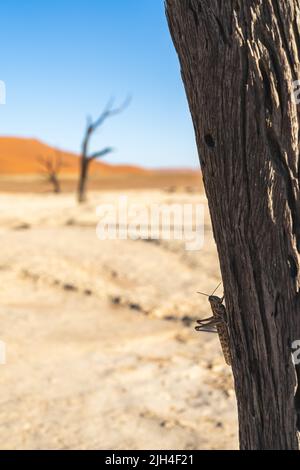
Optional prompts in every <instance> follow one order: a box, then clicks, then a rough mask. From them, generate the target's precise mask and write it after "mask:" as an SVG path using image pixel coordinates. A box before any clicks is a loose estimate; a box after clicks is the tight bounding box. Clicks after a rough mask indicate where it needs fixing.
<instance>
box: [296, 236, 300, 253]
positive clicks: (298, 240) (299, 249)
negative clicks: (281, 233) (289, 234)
mask: <svg viewBox="0 0 300 470" xmlns="http://www.w3.org/2000/svg"><path fill="white" fill-rule="evenodd" d="M297 251H298V253H300V237H299V238H298V239H297Z"/></svg>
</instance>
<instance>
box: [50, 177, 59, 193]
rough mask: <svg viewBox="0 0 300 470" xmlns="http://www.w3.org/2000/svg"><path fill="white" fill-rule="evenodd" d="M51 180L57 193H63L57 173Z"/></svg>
mask: <svg viewBox="0 0 300 470" xmlns="http://www.w3.org/2000/svg"><path fill="white" fill-rule="evenodd" d="M50 182H51V183H52V184H53V191H54V193H55V194H60V193H61V187H60V182H59V179H58V177H57V175H55V174H53V175H51V176H50Z"/></svg>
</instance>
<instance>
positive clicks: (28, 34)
mask: <svg viewBox="0 0 300 470" xmlns="http://www.w3.org/2000/svg"><path fill="white" fill-rule="evenodd" d="M0 44H1V60H0V65H1V67H0V80H4V81H5V82H6V87H7V104H6V106H1V107H0V135H13V136H24V137H35V138H38V139H40V140H42V141H44V142H46V143H48V144H50V145H54V146H58V147H60V148H62V149H66V150H71V151H74V152H79V150H80V147H81V142H82V135H83V130H84V128H85V124H86V118H87V116H88V115H91V116H93V117H96V116H97V115H98V114H99V113H100V112H101V110H102V109H103V107H104V106H105V104H106V102H107V101H108V99H109V97H110V96H114V97H115V98H116V104H118V103H119V102H122V101H123V100H124V98H125V97H126V96H127V95H128V94H130V95H132V97H133V101H132V103H131V105H130V107H129V108H128V109H127V110H126V112H124V113H123V114H122V115H119V116H117V117H115V118H113V119H112V120H110V121H107V122H106V124H105V126H104V127H103V128H102V129H101V131H99V132H98V133H97V134H96V135H95V136H94V138H93V144H92V148H91V150H98V149H99V148H101V147H105V146H112V147H114V148H116V152H115V153H114V154H112V155H111V156H109V157H107V159H106V161H108V162H111V163H130V164H138V165H142V166H146V167H169V166H174V167H197V166H198V157H197V151H196V146H195V139H194V132H193V127H192V122H191V118H190V115H189V111H188V107H187V102H186V97H185V94H184V89H183V85H182V82H181V78H180V71H179V65H178V60H177V57H176V54H175V51H174V48H173V45H172V42H171V39H170V36H169V31H168V28H167V22H166V19H165V14H164V5H163V0H72V1H71V0H51V1H48V0H42V1H41V0H24V1H23V2H20V1H19V0H4V1H3V2H1V28H0Z"/></svg>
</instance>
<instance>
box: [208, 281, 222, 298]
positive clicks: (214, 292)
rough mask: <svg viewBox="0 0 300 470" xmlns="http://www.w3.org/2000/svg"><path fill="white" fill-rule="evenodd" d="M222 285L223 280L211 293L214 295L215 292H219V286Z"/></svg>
mask: <svg viewBox="0 0 300 470" xmlns="http://www.w3.org/2000/svg"><path fill="white" fill-rule="evenodd" d="M221 285H222V282H220V284H219V285H218V287H216V288H215V290H214V291H213V293H212V294H211V295H212V296H213V295H214V293H215V292H217V290H218V289H219V287H220V286H221Z"/></svg>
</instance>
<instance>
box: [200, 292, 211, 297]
mask: <svg viewBox="0 0 300 470" xmlns="http://www.w3.org/2000/svg"><path fill="white" fill-rule="evenodd" d="M197 294H201V295H205V297H209V295H208V294H204V292H197Z"/></svg>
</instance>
